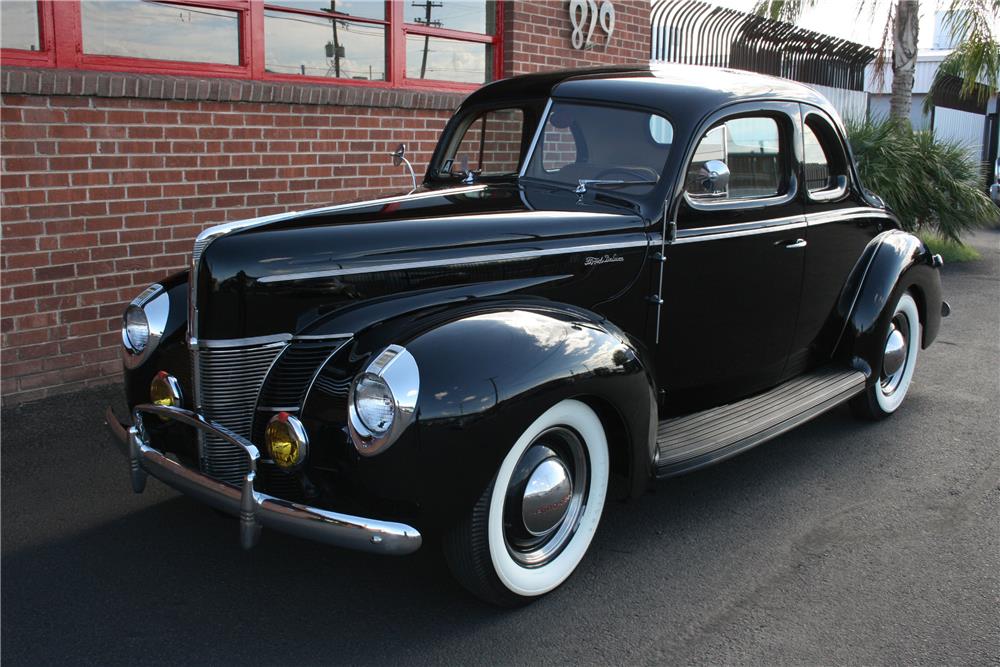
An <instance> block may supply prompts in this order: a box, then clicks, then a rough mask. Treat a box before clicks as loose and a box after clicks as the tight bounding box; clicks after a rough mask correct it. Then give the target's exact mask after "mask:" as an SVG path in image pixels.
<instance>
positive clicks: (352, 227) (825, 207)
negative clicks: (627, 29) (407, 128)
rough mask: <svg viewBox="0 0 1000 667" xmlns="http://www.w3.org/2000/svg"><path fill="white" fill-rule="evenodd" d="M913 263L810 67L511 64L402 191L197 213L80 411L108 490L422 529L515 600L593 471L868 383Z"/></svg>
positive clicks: (574, 535) (709, 439)
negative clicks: (184, 245) (108, 374)
mask: <svg viewBox="0 0 1000 667" xmlns="http://www.w3.org/2000/svg"><path fill="white" fill-rule="evenodd" d="M396 157H397V162H398V161H399V160H401V159H402V160H405V158H403V157H402V154H401V153H399V154H397V155H396ZM386 159H387V160H388V158H386ZM414 180H416V179H414ZM940 264H941V260H940V258H939V257H937V256H933V255H931V254H930V253H929V252H928V250H927V248H926V247H925V246H924V244H923V243H922V242H921V241H920V240H919V239H917V238H916V237H914V236H912V235H910V234H908V233H905V232H903V231H901V230H900V225H899V222H898V221H897V220H896V218H895V217H894V216H893V214H892V212H891V211H889V210H888V209H887V208H886V206H885V205H884V204H883V202H882V201H881V200H880V199H879V198H878V197H877V196H875V195H873V194H872V193H870V192H868V191H866V190H865V189H864V187H863V185H862V183H861V182H860V181H859V179H858V174H857V171H856V169H855V167H854V162H853V159H852V156H851V152H850V147H849V146H848V144H847V142H846V141H845V136H844V128H843V126H842V124H841V122H840V120H839V118H838V116H837V114H836V112H835V111H834V110H833V109H832V108H831V106H830V104H829V103H828V102H827V101H826V100H825V99H824V98H822V97H821V96H820V95H818V94H817V93H816V92H814V91H813V90H812V89H810V88H807V87H805V86H801V85H798V84H794V83H790V82H788V81H784V80H780V79H774V78H769V77H764V76H759V75H754V74H748V73H745V72H735V71H726V70H717V69H708V68H697V67H664V68H653V69H650V68H639V69H635V68H630V69H626V68H616V69H604V70H589V71H577V72H559V73H546V74H535V75H529V76H524V77H519V78H514V79H509V80H504V81H499V82H496V83H493V84H490V85H487V86H485V87H483V88H482V89H480V90H479V91H477V92H475V93H473V94H472V95H470V96H469V97H468V99H467V100H466V101H465V102H464V103H463V104H462V105H461V107H460V108H459V109H458V110H457V112H456V113H455V115H454V117H453V118H452V119H451V120H450V122H449V123H448V124H447V126H446V127H445V129H444V133H443V135H442V137H441V140H440V142H439V143H438V145H437V148H436V150H435V151H434V154H433V156H432V158H431V160H430V163H429V166H428V169H427V172H426V175H425V177H424V180H423V183H422V184H421V185H420V186H419V187H415V188H414V190H413V191H412V192H410V193H409V194H405V195H401V196H396V197H389V198H385V199H377V200H374V201H366V202H360V203H352V204H344V205H338V206H331V207H328V208H320V209H315V210H309V211H301V212H294V213H289V214H286V215H275V216H269V217H265V218H259V219H255V220H246V221H239V222H232V223H229V224H224V225H221V226H218V227H214V228H211V229H208V230H206V231H205V232H203V233H202V234H201V235H200V236H198V238H197V240H196V241H195V244H194V252H193V260H192V265H191V269H190V271H186V272H184V273H181V274H177V275H173V276H170V277H168V278H165V279H164V280H162V281H161V282H160V283H158V284H155V285H151V286H150V287H149V288H148V289H146V290H145V291H144V292H142V294H140V295H139V296H138V297H136V299H135V300H134V301H133V302H132V303H131V304H130V305H129V306H128V309H127V310H126V312H125V315H124V322H123V328H122V344H123V347H124V349H123V353H122V354H123V358H124V365H125V387H126V392H127V399H128V405H129V409H130V411H131V414H130V418H129V420H128V422H127V423H122V422H121V421H119V420H118V419H117V418H115V416H114V415H113V414H111V413H110V411H109V414H108V415H107V418H108V423H109V425H110V426H111V430H112V431H113V432H114V433H115V435H116V436H117V439H118V440H119V441H120V442H121V443H122V446H123V449H124V450H125V453H126V455H127V457H128V459H129V461H130V464H131V479H132V486H133V489H134V490H135V491H136V492H141V491H142V490H143V488H144V486H145V483H146V478H147V475H153V476H154V477H157V478H159V479H160V480H162V481H164V482H165V483H167V484H169V485H171V486H173V487H174V488H176V489H178V490H180V491H181V492H183V493H186V494H189V495H191V496H194V497H195V498H198V499H199V500H201V501H203V502H205V503H206V504H208V505H211V506H213V507H215V508H217V509H220V510H222V511H224V512H228V513H231V514H234V515H237V516H238V517H239V531H240V536H241V540H242V543H243V545H244V546H245V547H247V548H249V547H251V546H253V545H254V543H255V542H256V541H257V539H258V537H259V535H260V531H261V528H262V527H268V528H273V529H275V530H279V531H285V532H287V533H291V534H293V535H298V536H301V537H305V538H308V539H312V540H317V541H320V542H324V543H327V544H331V545H336V546H342V547H347V548H351V549H358V550H363V551H368V552H374V553H381V554H407V553H411V552H413V551H415V550H416V549H418V548H420V547H421V545H422V544H424V543H425V542H426V543H428V544H429V543H430V542H431V538H433V541H434V543H435V544H438V543H440V544H442V545H443V550H444V553H445V555H446V558H447V560H448V563H449V564H450V566H451V569H452V571H453V572H454V574H455V576H456V577H457V579H458V580H459V581H460V582H461V583H462V584H463V585H464V586H466V587H467V588H468V589H469V590H470V591H472V592H473V593H475V594H476V595H479V596H480V597H482V598H484V599H486V600H489V601H492V602H495V603H498V604H506V605H512V604H517V603H520V602H524V601H527V600H530V599H533V598H535V597H537V596H540V595H543V594H544V593H547V592H548V591H551V590H553V589H554V588H556V587H557V586H559V585H560V584H561V583H562V582H563V581H565V580H566V578H567V577H568V576H570V574H571V573H572V572H573V570H574V569H575V568H576V567H577V565H578V564H579V563H580V561H581V559H582V558H583V557H584V554H585V553H586V551H587V548H588V546H589V544H590V542H591V539H592V538H593V536H594V534H595V531H596V530H597V525H598V521H599V519H600V517H601V512H602V509H603V506H604V503H605V501H606V499H608V498H629V497H634V496H637V495H640V494H641V493H642V492H643V490H644V489H646V488H647V486H648V484H649V483H650V480H652V479H655V478H663V477H669V476H672V475H677V474H679V473H684V472H688V471H691V470H694V469H696V468H700V467H703V466H706V465H709V464H711V463H716V462H718V461H721V460H723V459H726V458H728V457H730V456H733V455H735V454H737V453H739V452H741V451H744V450H746V449H748V448H750V447H753V446H754V445H758V444H760V443H762V442H764V441H766V440H768V439H770V438H773V437H775V436H777V435H779V434H781V433H783V432H785V431H787V430H788V429H790V428H792V427H794V426H796V425H798V424H801V423H802V422H804V421H806V420H808V419H810V418H812V417H815V416H816V415H818V414H820V413H822V412H824V411H826V410H829V409H830V408H832V407H834V406H836V405H839V404H841V403H844V402H850V404H851V406H852V407H853V408H854V410H855V412H856V413H858V414H860V415H862V416H864V417H867V418H873V419H878V418H883V417H886V416H888V415H890V414H892V413H893V412H895V411H896V410H897V409H898V408H899V406H900V404H901V403H902V401H903V399H904V397H905V396H906V393H907V389H908V388H909V386H910V383H911V380H912V378H913V373H914V368H915V365H916V362H917V356H918V351H919V350H920V349H922V348H925V347H927V346H928V345H929V344H930V343H931V342H932V341H933V340H934V338H935V336H936V335H937V333H938V328H939V326H940V323H941V318H942V316H943V315H947V313H948V306H947V304H946V303H944V302H943V301H942V299H941V285H940V279H939V272H938V270H937V267H938V266H939V265H940Z"/></svg>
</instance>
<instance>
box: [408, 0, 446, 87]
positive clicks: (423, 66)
mask: <svg viewBox="0 0 1000 667" xmlns="http://www.w3.org/2000/svg"><path fill="white" fill-rule="evenodd" d="M443 4H444V3H442V2H432V0H424V2H414V3H413V6H414V7H423V8H424V10H425V12H426V13H425V14H424V16H422V17H421V16H418V17H417V18H415V19H413V21H414V22H415V23H419V24H420V25H425V26H427V27H428V28H440V27H441V21H437V20H432V19H431V10H433V9H434V8H435V7H441V6H442V5H443ZM430 41H431V38H430V37H429V36H428V35H424V57H423V59H422V60H421V61H420V78H421V79H423V78H424V75H425V74H426V73H427V51H428V47H429V46H430Z"/></svg>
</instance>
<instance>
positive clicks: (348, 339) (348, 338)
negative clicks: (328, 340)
mask: <svg viewBox="0 0 1000 667" xmlns="http://www.w3.org/2000/svg"><path fill="white" fill-rule="evenodd" d="M352 340H354V336H353V335H347V336H345V337H344V342H343V343H341V344H340V345H338V346H337V347H335V348H333V350H331V351H330V354H328V355H326V358H325V359H323V361H322V362H321V363H320V365H319V366H317V367H316V370H315V371H313V374H312V377H311V378H309V386H308V387H306V390H305V393H303V394H302V407H303V408H305V406H306V401H308V400H309V394H310V392H312V388H313V385H314V384H316V378H318V377H319V374H320V373H322V372H323V369H324V368H325V367H326V365H327V364H328V363H330V360H331V359H333V355H335V354H337V353H338V352H340V351H341V350H343V349H344V346H345V345H347V344H348V343H350V342H351V341H352Z"/></svg>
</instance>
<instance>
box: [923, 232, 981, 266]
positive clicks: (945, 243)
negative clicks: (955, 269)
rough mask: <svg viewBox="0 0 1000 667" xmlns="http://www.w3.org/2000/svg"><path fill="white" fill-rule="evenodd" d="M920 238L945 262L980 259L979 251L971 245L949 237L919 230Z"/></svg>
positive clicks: (952, 262) (953, 262) (954, 262)
mask: <svg viewBox="0 0 1000 667" xmlns="http://www.w3.org/2000/svg"><path fill="white" fill-rule="evenodd" d="M920 240H921V241H923V242H924V243H925V244H926V245H927V247H928V248H929V249H930V251H931V252H932V253H934V254H935V255H941V258H942V259H943V260H944V263H945V264H956V263H959V262H974V261H975V260H977V259H982V255H980V254H979V251H978V250H976V249H975V248H973V247H972V246H970V245H965V244H964V243H961V242H959V241H952V240H951V239H943V238H941V237H940V236H938V235H937V234H934V233H931V232H921V233H920Z"/></svg>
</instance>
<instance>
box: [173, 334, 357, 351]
mask: <svg viewBox="0 0 1000 667" xmlns="http://www.w3.org/2000/svg"><path fill="white" fill-rule="evenodd" d="M353 337H354V334H349V333H335V334H306V335H301V336H296V335H292V334H289V333H279V334H269V335H267V336H252V337H250V338H216V339H210V340H193V339H192V340H191V341H190V345H191V347H192V348H229V347H250V346H262V345H270V344H272V343H293V342H296V341H317V340H337V339H338V338H347V339H350V338H353Z"/></svg>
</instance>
